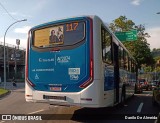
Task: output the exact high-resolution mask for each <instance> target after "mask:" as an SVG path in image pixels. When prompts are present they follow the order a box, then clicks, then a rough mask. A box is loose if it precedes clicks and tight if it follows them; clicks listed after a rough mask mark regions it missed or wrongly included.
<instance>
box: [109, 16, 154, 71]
mask: <svg viewBox="0 0 160 123" xmlns="http://www.w3.org/2000/svg"><path fill="white" fill-rule="evenodd" d="M109 27H110V29H111V30H112V31H113V32H117V31H129V30H133V29H135V30H137V37H138V39H137V41H132V42H131V41H130V42H129V41H126V42H123V44H124V45H125V46H126V47H127V49H128V50H129V51H130V52H131V54H132V55H133V56H134V57H135V59H136V61H137V63H138V67H139V68H141V65H142V64H146V65H153V64H154V63H155V61H154V59H153V56H152V54H151V51H150V48H149V44H148V43H147V40H146V37H147V38H148V37H150V36H149V34H148V33H146V32H145V27H144V26H143V25H142V24H140V25H135V23H134V22H133V21H132V20H128V19H127V18H126V16H120V17H119V18H117V19H115V20H113V23H111V24H110V26H109Z"/></svg>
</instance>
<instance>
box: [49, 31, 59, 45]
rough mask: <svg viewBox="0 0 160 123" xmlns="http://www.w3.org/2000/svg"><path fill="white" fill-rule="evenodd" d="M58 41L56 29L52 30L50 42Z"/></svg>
mask: <svg viewBox="0 0 160 123" xmlns="http://www.w3.org/2000/svg"><path fill="white" fill-rule="evenodd" d="M56 42H58V38H57V36H56V35H55V30H52V31H51V35H50V36H49V43H56Z"/></svg>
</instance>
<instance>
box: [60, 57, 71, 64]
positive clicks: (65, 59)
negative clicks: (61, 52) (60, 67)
mask: <svg viewBox="0 0 160 123" xmlns="http://www.w3.org/2000/svg"><path fill="white" fill-rule="evenodd" d="M70 59H71V58H70V56H61V57H57V62H58V63H68V62H69V61H70Z"/></svg>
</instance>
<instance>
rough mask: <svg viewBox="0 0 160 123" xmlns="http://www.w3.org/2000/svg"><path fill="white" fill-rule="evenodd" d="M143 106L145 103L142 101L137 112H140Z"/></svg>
mask: <svg viewBox="0 0 160 123" xmlns="http://www.w3.org/2000/svg"><path fill="white" fill-rule="evenodd" d="M142 107H143V103H141V104H140V105H139V107H138V109H137V112H138V113H140V112H141V110H142Z"/></svg>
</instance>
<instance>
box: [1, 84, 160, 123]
mask: <svg viewBox="0 0 160 123" xmlns="http://www.w3.org/2000/svg"><path fill="white" fill-rule="evenodd" d="M6 88H8V89H10V90H11V93H10V94H9V95H7V96H6V97H3V98H1V99H0V114H12V115H22V116H23V115H36V116H39V117H38V118H41V117H42V119H43V120H42V121H33V122H35V123H53V122H55V123H57V122H60V123H62V122H64V123H66V122H68V123H70V122H71V123H72V122H73V123H75V122H76V123H77V122H107V123H124V122H125V123H128V122H133V123H144V122H145V123H154V122H155V120H150V119H146V120H137V117H138V118H141V117H142V118H143V117H144V116H148V117H151V116H155V117H157V116H158V113H159V112H160V107H153V106H152V99H151V98H152V92H151V91H144V92H143V93H142V94H136V95H135V96H134V97H132V98H130V99H128V100H127V101H126V102H125V103H124V104H123V105H118V106H115V107H109V108H100V109H95V108H80V107H74V106H72V107H61V106H50V105H48V104H40V103H27V102H26V101H25V97H24V83H18V84H17V88H13V86H12V84H11V83H7V86H6ZM135 117H136V120H135V119H134V118H135ZM125 118H126V119H125ZM129 118H131V119H132V120H131V119H129ZM21 122H22V123H23V122H26V123H27V122H28V121H17V120H15V121H7V120H3V121H0V123H21ZM30 122H31V121H30Z"/></svg>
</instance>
